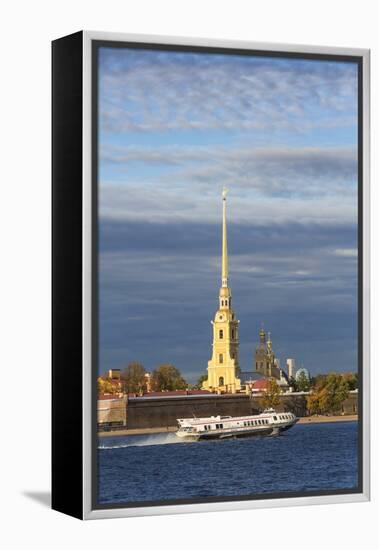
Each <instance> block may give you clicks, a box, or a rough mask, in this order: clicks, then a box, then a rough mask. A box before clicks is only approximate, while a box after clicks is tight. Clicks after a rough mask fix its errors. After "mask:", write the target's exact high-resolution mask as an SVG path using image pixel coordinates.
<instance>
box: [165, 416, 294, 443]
mask: <svg viewBox="0 0 379 550" xmlns="http://www.w3.org/2000/svg"><path fill="white" fill-rule="evenodd" d="M296 422H297V419H296V420H294V421H293V422H291V423H287V424H285V425H282V426H280V425H270V426H264V427H262V428H253V429H250V430H249V429H243V430H233V429H232V430H230V431H226V430H224V431H222V432H221V431H220V432H217V431H213V432H200V433H191V434H189V433H187V434H186V433H180V432H176V435H177V436H178V437H179V438H180V439H183V440H185V441H203V440H211V439H236V438H238V439H242V438H248V437H259V436H261V437H263V436H273V435H279V434H280V433H281V432H284V431H287V430H289V429H290V428H292V426H294V425H295V424H296Z"/></svg>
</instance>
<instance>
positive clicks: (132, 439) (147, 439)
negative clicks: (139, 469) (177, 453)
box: [98, 433, 182, 451]
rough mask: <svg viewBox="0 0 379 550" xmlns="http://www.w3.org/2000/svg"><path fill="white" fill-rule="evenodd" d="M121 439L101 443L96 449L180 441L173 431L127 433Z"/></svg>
mask: <svg viewBox="0 0 379 550" xmlns="http://www.w3.org/2000/svg"><path fill="white" fill-rule="evenodd" d="M126 439H127V440H126V441H125V439H124V440H123V442H122V443H120V442H119V441H117V442H116V441H115V442H114V443H113V442H112V443H109V444H108V442H107V443H106V444H104V445H103V444H101V445H99V446H98V449H99V450H101V451H103V450H109V449H126V448H128V447H148V446H151V445H170V444H173V443H182V440H180V439H178V438H177V437H176V435H175V434H174V433H168V434H152V435H147V436H145V435H141V436H138V435H136V436H134V435H129V436H127V438H126Z"/></svg>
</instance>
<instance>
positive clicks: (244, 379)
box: [239, 371, 265, 384]
mask: <svg viewBox="0 0 379 550" xmlns="http://www.w3.org/2000/svg"><path fill="white" fill-rule="evenodd" d="M239 379H240V380H241V384H247V383H249V382H253V381H255V380H262V379H265V377H264V375H263V374H261V373H260V372H257V371H244V372H241V373H240V375H239Z"/></svg>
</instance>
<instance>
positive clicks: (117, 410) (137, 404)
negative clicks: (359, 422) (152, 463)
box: [98, 393, 358, 429]
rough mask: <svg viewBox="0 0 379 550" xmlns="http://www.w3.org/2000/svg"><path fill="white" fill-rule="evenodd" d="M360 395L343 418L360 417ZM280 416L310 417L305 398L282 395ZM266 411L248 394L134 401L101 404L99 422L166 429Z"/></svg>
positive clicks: (351, 397) (354, 397)
mask: <svg viewBox="0 0 379 550" xmlns="http://www.w3.org/2000/svg"><path fill="white" fill-rule="evenodd" d="M357 406H358V395H357V394H356V393H350V395H349V397H348V398H347V399H346V400H345V401H344V402H343V404H342V409H341V412H340V414H346V415H349V414H357V410H358V409H357ZM275 408H276V410H277V411H278V412H287V411H290V412H293V413H294V414H295V415H296V416H298V417H302V416H307V400H306V395H291V394H288V395H281V396H280V404H279V405H278V406H277V407H275ZM263 409H264V405H263V399H262V397H257V396H252V397H250V396H248V395H246V394H234V395H231V394H229V395H209V396H205V397H204V396H181V397H174V398H172V397H167V396H166V397H165V396H162V397H155V398H146V397H134V398H129V399H127V398H124V399H117V400H106V401H105V400H104V401H99V402H98V422H99V424H101V425H103V426H105V425H107V424H108V425H109V426H110V425H112V424H113V425H118V426H125V425H126V427H127V428H129V429H144V428H167V427H169V426H176V424H177V422H176V419H177V418H191V417H193V416H196V417H204V416H205V417H207V416H212V415H213V416H217V415H222V416H244V415H249V414H257V413H259V412H261V411H262V410H263Z"/></svg>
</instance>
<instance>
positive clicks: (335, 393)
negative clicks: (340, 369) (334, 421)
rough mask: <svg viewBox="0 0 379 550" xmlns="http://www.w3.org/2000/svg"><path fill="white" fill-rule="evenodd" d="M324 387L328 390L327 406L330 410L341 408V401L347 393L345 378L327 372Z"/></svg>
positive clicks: (334, 410)
mask: <svg viewBox="0 0 379 550" xmlns="http://www.w3.org/2000/svg"><path fill="white" fill-rule="evenodd" d="M325 389H326V391H327V392H328V399H327V406H328V409H329V411H330V412H332V413H335V412H337V411H340V410H341V405H342V403H343V401H345V399H346V398H347V397H348V395H349V385H348V383H347V382H346V380H345V378H344V377H343V376H341V375H340V374H336V373H334V372H332V373H330V374H328V376H327V378H326V384H325Z"/></svg>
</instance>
